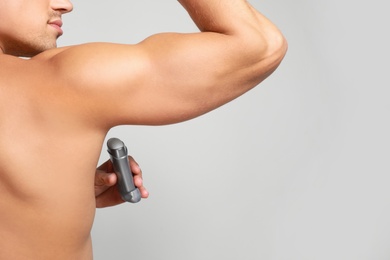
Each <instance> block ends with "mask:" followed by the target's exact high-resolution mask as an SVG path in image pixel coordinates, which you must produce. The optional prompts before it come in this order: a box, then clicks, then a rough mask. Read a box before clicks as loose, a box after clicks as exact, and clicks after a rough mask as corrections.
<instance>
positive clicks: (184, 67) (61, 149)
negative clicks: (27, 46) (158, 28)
mask: <svg viewBox="0 0 390 260" xmlns="http://www.w3.org/2000/svg"><path fill="white" fill-rule="evenodd" d="M7 1H10V0H7ZM12 1H22V2H23V1H24V0H12ZM46 1H48V2H53V1H58V2H60V1H67V0H46ZM179 2H180V3H181V4H182V5H183V6H184V8H185V9H186V10H187V11H188V13H189V14H190V16H191V18H192V19H193V20H194V22H195V23H196V24H197V26H198V27H199V29H200V30H201V32H200V33H195V34H159V35H154V36H151V37H149V38H148V39H145V40H144V41H143V42H141V43H139V44H136V45H121V44H102V43H93V44H84V45H79V46H74V47H66V48H51V49H49V50H47V51H44V52H42V53H40V54H38V55H34V57H32V58H31V59H30V60H22V59H19V58H17V57H14V56H12V55H9V54H12V53H7V51H6V50H7V48H6V47H7V46H6V43H5V42H4V41H3V42H2V38H1V37H2V34H1V31H0V44H1V45H0V47H1V48H2V50H3V54H1V52H0V67H1V69H0V92H1V95H0V99H1V102H0V116H1V119H2V120H1V121H2V123H1V126H0V145H1V148H2V149H1V150H0V190H1V191H2V199H1V200H0V241H1V245H0V259H20V260H23V259H28V260H35V259H36V260H38V259H39V260H42V259H59V260H61V259H92V248H91V247H92V246H91V238H90V230H91V227H92V223H93V218H94V213H95V207H96V202H95V193H94V185H93V183H94V177H95V170H96V165H97V162H98V159H99V155H100V151H101V148H102V144H103V141H104V138H105V136H106V134H107V132H108V131H109V130H110V128H112V127H114V126H117V125H123V124H131V125H135V124H143V125H161V124H171V123H176V122H182V121H185V120H188V119H191V118H194V117H197V116H200V115H202V114H204V113H207V112H209V111H211V110H213V109H215V108H217V107H219V106H221V105H223V104H225V103H227V102H229V101H231V100H232V99H234V98H237V97H238V96H240V95H242V94H243V93H245V92H246V91H248V90H250V89H251V88H253V87H255V86H256V85H258V84H259V83H260V82H261V81H263V80H264V79H265V78H266V77H268V76H269V75H270V74H271V73H272V72H273V71H274V70H275V69H276V68H277V66H278V65H279V63H280V62H281V60H282V59H283V56H284V54H285V52H286V42H285V40H284V38H283V36H282V35H281V33H280V32H279V31H278V29H277V28H276V27H275V26H274V25H273V24H272V23H271V22H270V21H269V20H268V19H266V18H265V17H264V16H263V15H261V14H260V13H258V12H257V11H256V10H254V9H253V8H252V7H251V6H250V5H249V4H248V3H247V2H246V1H244V0H225V1H220V0H180V1H179ZM59 12H60V11H59ZM63 13H65V12H63ZM1 22H4V21H1V20H0V23H1ZM0 28H1V27H0Z"/></svg>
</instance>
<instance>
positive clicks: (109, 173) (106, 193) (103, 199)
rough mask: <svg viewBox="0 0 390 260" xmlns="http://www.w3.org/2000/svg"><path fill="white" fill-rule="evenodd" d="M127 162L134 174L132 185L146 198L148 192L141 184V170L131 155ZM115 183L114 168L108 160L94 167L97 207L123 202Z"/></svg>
mask: <svg viewBox="0 0 390 260" xmlns="http://www.w3.org/2000/svg"><path fill="white" fill-rule="evenodd" d="M129 163H130V169H131V171H132V173H133V176H134V185H135V186H137V188H138V189H139V190H140V192H141V197H142V198H144V199H146V198H147V197H148V196H149V192H148V191H147V190H146V188H145V187H144V186H143V180H142V170H141V168H140V167H139V165H138V163H137V162H136V161H135V160H134V159H133V157H131V156H129ZM116 183H117V176H116V174H115V173H114V168H113V166H112V163H111V161H110V160H108V161H106V162H105V163H103V164H102V165H101V166H99V167H98V168H97V169H96V174H95V197H96V207H97V208H104V207H110V206H115V205H118V204H121V203H123V202H124V201H123V200H122V198H121V196H120V194H119V190H118V187H117V185H116Z"/></svg>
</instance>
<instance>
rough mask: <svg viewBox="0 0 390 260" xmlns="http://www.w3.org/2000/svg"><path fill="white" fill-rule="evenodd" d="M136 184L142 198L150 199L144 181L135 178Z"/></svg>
mask: <svg viewBox="0 0 390 260" xmlns="http://www.w3.org/2000/svg"><path fill="white" fill-rule="evenodd" d="M134 184H135V186H137V188H138V189H139V191H140V192H141V197H142V198H144V199H146V198H148V197H149V192H148V191H147V189H146V188H145V187H144V185H143V180H142V178H141V177H140V176H134Z"/></svg>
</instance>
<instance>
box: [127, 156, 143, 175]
mask: <svg viewBox="0 0 390 260" xmlns="http://www.w3.org/2000/svg"><path fill="white" fill-rule="evenodd" d="M129 164H130V169H131V172H132V173H133V174H134V175H142V170H141V167H139V164H138V163H137V162H136V161H135V160H134V158H133V157H132V156H129Z"/></svg>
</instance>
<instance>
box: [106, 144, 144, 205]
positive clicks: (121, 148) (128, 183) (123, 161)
mask: <svg viewBox="0 0 390 260" xmlns="http://www.w3.org/2000/svg"><path fill="white" fill-rule="evenodd" d="M107 148H108V153H109V154H110V158H111V162H112V164H113V166H114V172H115V173H116V175H117V177H118V188H119V192H120V194H121V197H122V199H123V200H124V201H127V202H131V203H137V202H139V201H140V200H141V192H140V191H139V189H138V188H137V187H135V185H134V182H133V174H132V172H131V170H130V166H129V159H128V157H127V147H126V146H125V144H124V143H123V142H122V141H121V140H119V139H118V138H111V139H109V140H108V141H107Z"/></svg>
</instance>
